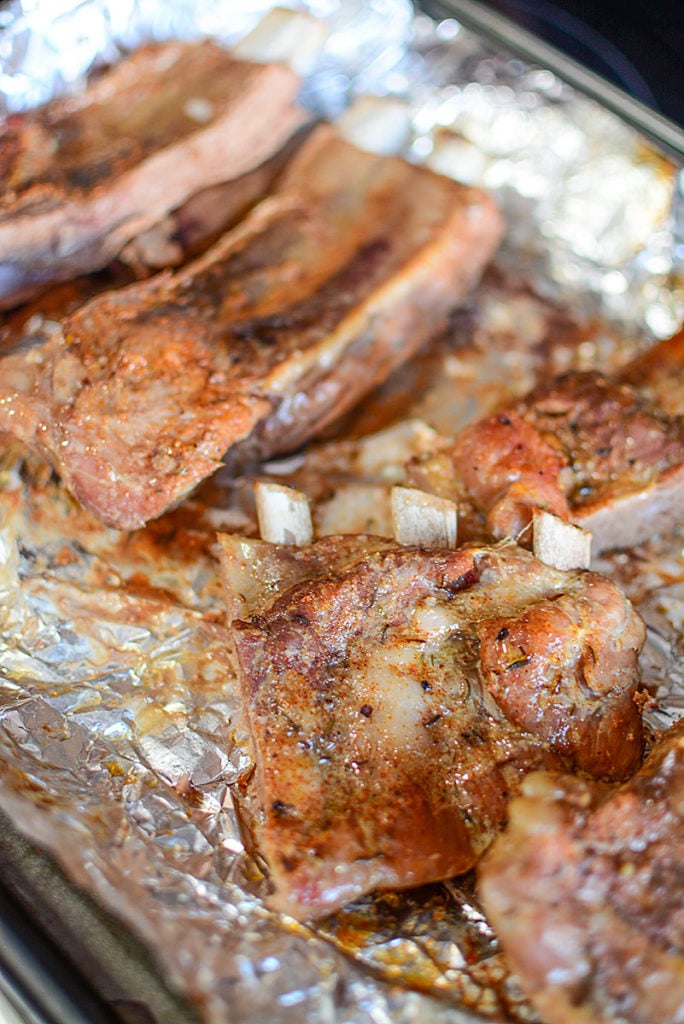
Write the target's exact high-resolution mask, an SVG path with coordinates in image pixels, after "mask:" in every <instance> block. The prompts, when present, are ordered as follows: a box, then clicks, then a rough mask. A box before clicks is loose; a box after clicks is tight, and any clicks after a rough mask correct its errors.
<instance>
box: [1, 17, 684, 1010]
mask: <svg viewBox="0 0 684 1024" xmlns="http://www.w3.org/2000/svg"><path fill="white" fill-rule="evenodd" d="M268 6H269V5H268V4H267V3H264V2H249V0H213V2H211V0H192V2H190V0H186V2H184V0H173V2H170V0H167V2H164V3H161V2H159V0H125V2H124V3H116V4H115V3H112V2H107V0H80V2H79V0H53V2H52V3H50V4H47V3H44V2H40V0H24V2H23V3H19V2H17V0H15V2H13V3H10V4H9V5H8V6H7V7H6V8H4V9H3V11H2V12H0V19H2V25H3V28H2V34H1V35H0V99H1V102H2V103H3V104H4V110H5V111H6V112H12V111H16V110H19V109H22V108H24V107H26V106H30V105H32V104H34V103H36V102H38V101H41V100H44V99H46V98H47V97H49V96H51V95H53V94H56V93H57V92H60V91H63V90H64V89H66V88H81V87H82V86H83V82H84V75H85V73H86V71H87V70H88V69H89V68H91V67H93V66H97V65H98V64H100V63H103V62H108V61H110V60H112V59H115V58H116V57H117V56H118V55H119V54H120V53H121V52H123V51H125V50H126V49H128V48H130V47H132V46H134V45H136V44H137V43H139V42H141V41H143V40H147V39H151V38H162V37H166V36H171V35H178V36H182V37H192V36H197V35H204V34H211V35H215V36H216V37H217V38H220V39H221V40H223V41H225V42H226V43H227V44H230V43H231V42H233V41H234V40H236V39H237V38H239V37H240V36H241V35H243V34H244V33H245V32H246V31H248V30H249V28H251V27H252V25H253V24H254V23H255V22H256V20H257V19H258V17H259V16H260V15H261V14H262V13H263V12H264V10H265V9H266V8H267V7H268ZM310 9H311V10H313V11H314V13H316V14H318V15H319V16H321V17H324V18H326V19H327V20H328V21H329V23H330V29H331V32H330V36H329V39H328V43H327V45H326V49H325V51H324V52H323V54H322V55H321V58H320V61H319V64H318V66H317V67H316V68H315V69H314V71H313V72H312V74H311V75H310V77H309V78H308V79H307V81H306V83H305V86H304V97H305V100H306V102H307V103H309V104H310V105H311V106H312V107H313V108H314V109H316V111H317V112H319V113H321V114H323V115H325V116H331V117H334V116H336V115H337V114H338V113H339V112H340V111H341V110H342V109H343V108H344V106H345V105H346V104H347V103H348V102H349V99H350V98H351V97H352V96H353V95H354V94H355V93H360V92H367V91H371V92H375V93H380V94H384V93H389V94H392V95H395V96H399V97H401V98H403V99H404V101H405V102H406V104H407V107H408V110H409V113H410V123H411V132H410V137H409V138H408V140H407V143H406V149H405V155H407V156H408V157H409V159H413V160H418V161H426V162H428V163H430V164H431V165H432V166H434V167H435V168H437V169H439V170H442V171H444V172H446V173H450V174H453V175H454V176H456V177H460V178H462V179H463V180H467V181H472V182H482V183H484V184H485V185H486V186H487V187H489V188H491V189H492V190H493V191H494V192H495V193H496V194H497V196H498V198H499V201H500V202H501V204H502V206H503V208H504V211H505V213H506V215H507V218H508V223H509V234H508V239H507V242H506V246H505V250H504V253H503V256H502V262H503V265H504V266H505V267H507V268H509V269H510V268H514V269H515V270H516V272H518V273H523V274H525V275H529V276H530V278H531V280H532V282H533V283H534V285H535V287H536V288H537V289H538V290H539V291H540V292H543V293H544V294H545V295H546V296H548V297H549V299H561V300H563V301H564V302H567V303H569V304H570V305H571V306H572V308H573V309H576V310H578V311H581V312H582V313H587V312H588V313H592V314H593V313H601V314H602V315H604V316H607V317H608V318H609V320H610V321H611V322H612V323H613V325H614V327H613V331H614V332H617V335H615V334H614V335H613V337H615V336H617V337H618V338H619V335H620V332H621V331H623V330H625V329H626V330H627V331H628V332H629V335H630V339H634V338H636V337H642V336H643V337H653V336H666V335H667V334H669V333H671V332H672V331H673V330H674V329H675V328H676V327H677V325H678V323H679V322H680V321H681V319H682V315H683V313H684V288H683V276H682V265H683V262H684V216H683V214H682V210H683V209H684V203H683V202H682V193H683V191H684V189H683V184H682V173H681V171H680V169H679V168H678V167H676V166H675V165H673V164H672V163H671V162H670V161H668V160H666V159H664V158H663V157H662V156H661V155H660V154H659V153H658V152H656V150H655V149H654V148H653V147H651V146H650V145H649V144H647V143H646V142H645V141H644V140H643V139H642V138H641V137H640V136H639V135H638V133H636V132H634V131H632V130H631V129H629V128H627V127H626V126H625V125H623V124H622V123H621V122H620V121H619V120H617V119H616V118H615V117H613V116H612V115H609V114H607V113H606V112H605V111H604V110H602V109H601V108H600V107H598V106H597V105H596V104H594V103H591V102H589V101H588V100H585V99H584V98H583V97H581V96H578V95H576V94H575V93H574V92H573V90H572V89H570V88H569V87H568V86H566V85H564V84H563V83H562V82H560V81H558V79H556V78H555V76H554V75H553V74H552V73H551V72H549V71H548V70H546V69H543V68H534V67H530V66H529V65H527V64H525V63H524V62H522V61H519V60H517V59H513V58H511V57H510V56H507V55H505V54H503V53H500V52H498V51H496V50H494V49H493V48H492V47H491V46H490V45H489V44H487V43H486V42H484V41H483V40H481V39H479V38H478V37H476V36H475V35H474V34H472V33H470V32H468V31H466V30H465V29H463V28H462V27H461V26H460V25H458V23H456V22H455V21H453V20H447V21H443V22H441V23H436V22H433V21H432V20H430V19H429V18H427V17H426V16H424V15H422V14H415V13H414V12H413V10H412V9H411V8H410V7H409V6H408V5H407V4H406V3H405V2H404V0H374V2H372V3H368V4H367V3H362V2H360V0H348V2H342V3H338V2H336V0H327V2H326V0H318V2H317V3H312V4H311V5H310ZM588 226H590V228H591V230H589V229H588ZM521 301H522V300H521V299H520V296H514V297H512V298H509V299H507V300H506V301H503V302H502V303H500V305H499V306H498V307H497V306H494V307H492V310H493V311H490V315H491V316H492V320H493V321H494V320H498V321H500V319H501V316H502V312H501V311H502V310H504V311H505V315H506V316H509V317H511V316H513V319H515V317H516V316H519V315H520V302H521ZM525 315H526V317H527V322H530V319H534V317H535V316H537V314H536V313H534V314H530V313H529V310H528V311H527V312H526V314H525ZM38 326H40V325H38ZM34 327H35V325H34ZM630 343H631V341H630ZM583 344H584V348H582V345H580V346H579V349H578V351H579V352H580V355H582V353H583V358H586V360H587V362H588V364H595V363H597V362H599V363H600V362H601V359H602V356H603V355H605V354H606V353H607V352H608V351H613V349H611V348H610V346H608V347H606V344H607V343H606V342H605V339H604V340H597V339H596V338H592V339H591V340H590V341H586V342H584V343H583ZM444 365H445V366H446V367H447V370H448V373H449V374H450V378H449V386H450V388H452V389H453V388H454V387H458V386H461V385H463V384H465V386H466V387H465V389H464V390H467V391H468V394H469V398H468V403H467V412H468V415H469V416H471V417H472V416H474V415H476V414H477V412H478V405H477V400H476V399H475V398H474V397H473V380H474V379H475V377H476V376H477V373H478V371H477V367H476V366H474V367H473V366H471V367H470V368H469V367H468V365H467V364H466V362H465V361H464V357H463V356H462V354H461V353H460V352H459V353H452V354H450V355H448V358H447V360H446V362H445V363H444ZM491 375H492V373H491V366H490V367H489V378H491ZM482 380H483V382H484V383H483V388H484V389H485V390H486V389H487V388H491V387H493V386H494V385H493V384H492V382H491V380H489V379H488V378H487V374H483V375H482ZM459 382H460V384H459ZM486 400H487V397H486V396H484V397H483V399H482V401H486ZM412 436H413V437H414V441H413V442H412V443H417V441H416V437H417V436H419V437H422V436H423V435H422V434H421V432H420V430H418V431H417V434H415V433H414V435H412ZM376 448H377V445H376V447H375V448H373V441H372V440H371V441H369V442H368V447H367V448H366V449H364V452H362V453H361V455H359V452H358V449H357V450H356V454H355V456H354V459H355V460H356V461H355V462H354V465H357V464H361V463H362V462H364V457H365V463H364V465H365V476H364V485H366V484H368V483H369V479H368V475H369V472H370V470H369V469H368V466H369V464H370V463H371V462H372V458H371V456H372V452H375V451H376ZM371 450H372V451H371ZM364 453H365V456H364ZM318 457H319V459H320V458H321V456H320V453H319V456H318ZM373 457H374V456H373ZM326 459H328V464H329V453H328V454H325V453H324V455H323V463H324V464H325V460H326ZM352 461H354V460H352ZM314 464H315V457H314V458H313V460H312V462H311V465H314ZM301 468H302V467H301V462H299V463H298V462H297V461H296V460H295V462H293V463H292V464H290V465H289V466H288V465H287V464H280V466H278V467H273V471H274V472H275V473H277V474H278V475H279V478H280V479H282V478H283V476H285V477H287V475H288V473H294V472H296V471H298V470H300V469H301ZM376 469H377V473H378V481H379V482H382V481H383V480H385V482H386V472H387V466H384V467H379V468H377V467H376ZM354 471H355V470H354V469H353V467H352V470H350V472H351V473H352V475H353V472H354ZM383 474H384V476H383ZM371 475H372V474H371ZM373 483H374V481H373V480H370V485H371V486H372V485H373ZM217 527H220V528H222V529H233V530H241V529H242V530H246V531H248V532H249V531H250V530H253V523H252V521H251V518H250V510H249V508H245V506H244V504H242V503H241V501H240V494H239V493H237V494H236V493H235V492H234V490H230V489H229V490H228V491H227V492H226V493H221V492H220V489H217V488H214V489H211V488H210V489H209V490H208V491H206V492H204V493H200V494H198V495H197V496H196V497H194V498H193V499H191V500H190V501H189V502H187V503H186V504H185V505H184V506H182V507H181V508H180V509H179V510H177V511H176V512H173V513H169V514H168V515H167V516H165V517H163V518H162V519H161V520H160V521H159V522H158V523H156V524H152V525H151V526H149V527H147V528H146V529H145V530H142V531H139V532H138V533H137V534H133V535H130V536H129V535H125V534H120V533H118V532H117V531H114V530H109V529H106V528H104V527H102V526H101V525H99V524H98V523H96V522H95V520H93V519H92V518H91V517H90V516H89V515H88V514H87V513H85V512H84V511H83V510H81V509H79V508H78V507H76V506H75V504H74V503H73V501H72V500H71V499H70V498H69V496H68V495H67V494H66V493H65V491H64V490H63V489H62V488H61V486H60V485H59V483H58V482H57V481H56V480H55V479H54V478H53V476H52V475H51V473H50V472H49V471H48V470H47V469H46V468H45V467H43V466H41V465H40V464H39V463H38V462H33V461H32V460H27V459H26V458H25V457H23V455H21V454H20V453H19V452H17V451H15V450H13V449H11V448H9V449H7V450H4V451H3V452H2V453H0V806H2V808H3V809H4V810H5V811H6V812H7V813H9V815H10V816H11V818H12V820H13V821H14V822H15V823H16V824H17V827H19V828H20V829H21V830H22V831H23V832H25V833H26V834H27V835H28V836H30V837H31V838H32V839H33V840H34V841H36V842H37V843H40V844H42V845H44V846H45V848H47V849H48V850H50V851H51V853H52V854H53V855H54V856H55V858H56V859H57V860H58V861H59V863H60V864H61V865H62V867H63V868H64V869H65V871H66V872H67V874H68V876H69V877H70V878H71V879H72V880H73V881H74V882H75V883H76V884H78V885H80V886H83V887H84V888H85V889H86V890H87V891H88V892H90V893H91V894H93V895H94V896H95V898H96V899H97V900H98V901H99V902H100V903H102V904H103V905H104V906H106V907H108V908H109V909H111V910H113V911H114V912H115V913H116V914H117V915H118V916H119V917H120V918H122V919H123V921H124V922H126V923H127V924H128V925H129V926H130V927H131V928H132V929H133V930H134V931H136V932H137V933H138V934H139V935H140V936H141V937H142V938H143V940H144V941H145V942H146V944H147V945H148V946H149V948H150V950H151V951H152V953H153V955H154V957H155V958H156V961H157V963H158V964H159V968H160V971H161V973H162V974H163V976H164V977H165V978H166V979H167V980H168V982H169V983H170V984H171V985H172V986H173V987H174V988H175V989H176V990H177V991H178V992H180V993H181V994H182V995H183V996H184V997H185V998H186V999H187V1000H188V1002H189V1003H190V1004H192V1005H193V1006H194V1007H195V1008H196V1009H197V1012H198V1015H199V1016H200V1018H201V1019H202V1020H204V1021H206V1022H208V1024H219V1022H226V1021H231V1022H232V1024H239V1022H241V1021H244V1022H252V1024H254V1022H256V1021H265V1020H268V1021H270V1022H273V1024H279V1022H287V1021H293V1022H295V1021H296V1022H297V1024H301V1022H307V1021H310V1022H317V1024H318V1022H325V1024H351V1022H354V1024H366V1022H368V1024H385V1022H387V1024H389V1022H401V1024H404V1022H405V1024H419V1022H426V1024H427V1022H435V1024H440V1022H445V1024H446V1022H450V1024H461V1022H466V1021H470V1022H472V1021H476V1020H480V1021H481V1020H494V1021H531V1020H534V1019H535V1017H534V1013H533V1012H532V1010H531V1009H530V1007H529V1005H528V1004H527V1003H526V1002H525V1000H524V999H523V998H522V996H521V994H520V992H519V991H518V989H517V986H516V983H515V980H514V979H513V978H511V977H510V976H509V974H508V973H507V970H506V966H505V963H504V962H503V960H502V958H501V955H500V953H499V950H498V947H497V943H496V939H495V936H494V935H493V933H492V931H491V929H490V927H489V925H488V923H487V921H486V919H485V918H484V916H483V915H482V912H481V910H480V908H479V907H478V905H477V901H476V898H475V896H474V893H473V889H472V881H471V880H470V879H467V878H466V879H463V880H458V882H454V883H449V884H447V885H441V886H433V887H429V888H427V889H423V890H419V891H418V892H416V893H410V894H404V895H401V896H398V895H396V894H385V895H384V896H381V897H375V898H373V897H368V898H367V899H364V900H360V901H358V902H357V903H356V904H354V905H352V906H350V907H348V908H346V909H345V910H344V911H342V912H341V913H340V914H338V915H335V916H334V917H333V918H331V919H329V920H327V921H325V922H323V923H321V924H320V925H319V926H317V927H316V928H315V929H308V928H305V927H303V926H301V925H298V924H296V923H295V922H293V921H291V920H289V919H286V918H283V917H280V916H278V915H274V914H272V913H271V912H269V911H268V910H267V909H266V907H265V904H264V901H263V896H264V894H265V891H266V882H265V880H264V877H263V875H262V873H261V871H260V868H259V861H258V854H257V853H256V852H255V851H251V850H249V849H246V848H245V840H244V829H243V827H242V823H243V822H244V821H245V819H246V817H248V815H249V814H250V813H251V804H250V772H251V768H252V762H251V758H250V753H249V747H248V744H247V739H246V731H245V728H244V726H243V723H242V721H241V716H240V708H239V700H238V696H237V691H236V685H235V677H234V670H233V663H232V659H231V653H230V645H229V641H228V636H227V633H226V630H225V626H224V610H223V602H222V598H221V592H220V587H219V582H218V576H217V567H216V558H215V550H214V536H215V530H216V528H217ZM170 539H172V543H171V542H170ZM682 543H683V542H682V537H681V536H675V537H673V538H669V539H668V540H667V541H666V542H662V543H661V544H660V545H657V544H655V543H654V544H653V545H650V546H646V547H644V548H643V549H640V550H639V551H638V552H636V553H634V555H633V556H631V557H630V558H623V557H622V556H620V557H618V556H616V557H614V558H612V559H611V560H606V568H607V569H608V570H609V571H610V572H611V573H612V574H613V575H615V576H617V578H619V579H620V580H621V581H622V582H623V584H624V585H625V587H626V588H627V590H628V591H629V593H630V594H631V596H632V597H633V599H634V600H635V601H636V602H637V603H638V605H639V607H640V609H641V610H642V612H643V613H644V614H645V616H646V618H647V621H648V623H649V628H650V632H651V638H650V642H649V645H648V648H647V652H646V658H645V661H644V665H645V670H646V674H647V678H648V679H649V680H650V681H651V682H652V683H653V685H654V686H656V685H657V686H659V687H660V689H661V693H662V694H663V700H662V710H661V711H660V712H659V714H660V716H661V723H662V724H664V723H665V722H666V721H668V720H669V719H670V718H672V717H677V716H678V715H679V714H680V713H681V711H680V709H681V705H682V692H683V685H682V684H683V683H684V673H683V669H682V665H683V661H682V659H683V658H684V649H683V648H682V635H683V634H684V556H683V554H682Z"/></svg>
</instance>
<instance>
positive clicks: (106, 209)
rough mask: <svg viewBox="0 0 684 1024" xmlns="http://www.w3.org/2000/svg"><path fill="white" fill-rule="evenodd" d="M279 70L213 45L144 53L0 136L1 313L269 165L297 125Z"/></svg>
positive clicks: (291, 86)
mask: <svg viewBox="0 0 684 1024" xmlns="http://www.w3.org/2000/svg"><path fill="white" fill-rule="evenodd" d="M299 86H300V82H299V79H298V77H297V75H295V73H294V72H293V71H291V70H290V69H289V68H288V67H286V66H285V65H278V64H271V65H266V64H257V63H253V62H251V61H244V60H237V59H235V58H233V57H231V56H230V54H229V53H228V52H227V51H225V50H223V49H221V48H220V47H219V46H217V45H215V44H214V43H211V42H204V43H199V44H194V43H182V42H169V43H164V44H160V45H157V46H148V47H143V48H142V49H141V50H139V51H138V52H136V53H135V54H134V55H133V56H131V57H129V58H128V59H126V60H123V61H122V62H121V63H120V64H118V65H116V66H114V67H113V68H112V69H111V70H110V71H108V72H106V73H105V74H103V75H102V76H101V77H100V78H99V79H97V80H96V81H95V82H94V83H93V84H92V85H91V86H90V88H89V89H87V90H86V91H85V92H84V93H83V94H82V95H78V96H70V97H67V98H65V99H60V100H55V101H53V102H51V103H48V104H45V105H44V106H43V107H40V108H38V109H37V110H35V111H30V112H28V113H22V114H14V115H12V116H11V117H9V118H8V119H7V120H6V121H5V122H4V123H3V124H2V125H1V126H0V309H2V308H8V307H11V306H14V305H17V303H18V302H20V301H23V300H24V299H27V298H30V297H31V296H32V295H35V294H37V293H39V292H41V291H44V290H45V289H46V288H48V287H49V286H50V285H51V284H53V283H55V282H57V281H63V280H67V279H69V278H71V277H76V276H77V275H78V274H82V273H87V272H89V271H91V270H97V269H99V268H101V267H104V266H105V265H106V264H107V263H109V262H110V261H111V260H112V259H113V258H114V257H115V256H117V254H118V253H119V252H120V251H121V249H122V248H123V246H124V245H125V243H126V242H128V241H129V240H130V239H132V238H135V237H137V236H138V235H141V234H143V233H144V232H145V231H147V230H148V229H149V228H151V227H152V226H153V225H155V224H157V223H158V222H160V221H161V220H162V219H163V218H164V216H165V214H167V213H168V212H169V211H170V210H174V209H176V208H177V207H179V206H181V205H182V204H183V203H184V202H185V201H186V200H187V199H188V198H189V197H190V196H192V195H194V194H195V193H196V192H199V191H200V190H201V189H204V188H207V187H209V186H211V185H216V184H218V183H220V182H224V181H229V180H231V179H233V178H237V177H240V176H241V175H243V174H245V173H246V172H247V171H249V170H252V169H253V168H255V167H257V166H258V165H259V164H261V163H262V162H263V161H264V160H266V159H267V158H268V157H270V156H272V155H273V153H274V152H276V151H277V150H278V149H279V148H280V147H281V146H282V145H284V143H285V142H286V141H287V139H288V138H289V137H290V136H291V135H292V133H293V132H294V131H295V129H296V128H297V127H298V126H299V125H301V124H302V123H303V121H304V120H305V116H306V115H305V113H304V111H303V110H302V108H301V107H298V106H297V104H296V96H297V93H298V91H299Z"/></svg>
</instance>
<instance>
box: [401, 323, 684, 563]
mask: <svg viewBox="0 0 684 1024" xmlns="http://www.w3.org/2000/svg"><path fill="white" fill-rule="evenodd" d="M668 345H669V348H668ZM679 348H682V346H681V345H680V346H679ZM644 364H645V366H646V367H650V368H651V369H652V373H651V376H650V377H648V378H647V377H646V374H645V372H644V373H642V371H641V370H639V372H637V368H638V367H643V366H644ZM683 368H684V367H683V363H682V358H681V354H679V355H678V349H677V348H676V347H675V346H674V345H673V344H672V343H663V345H661V346H657V347H656V348H655V349H654V350H653V351H652V353H651V354H650V356H649V358H648V359H641V358H640V359H639V360H638V361H636V362H635V363H634V364H633V366H630V367H628V368H627V369H626V371H625V373H624V379H617V380H616V379H611V378H608V377H606V376H604V375H603V374H601V373H598V372H595V371H587V372H579V371H574V372H570V373H566V374H564V375H563V376H561V377H557V378H554V379H552V380H550V381H548V382H544V383H542V384H540V385H539V386H538V387H536V388H535V389H534V390H533V391H531V392H530V394H529V395H527V396H526V397H525V398H524V399H522V400H521V401H520V402H518V403H517V404H515V405H514V406H512V407H511V408H508V409H505V410H503V411H501V412H499V413H496V414H494V415H492V416H489V417H487V418H486V419H483V420H479V421H477V422H476V423H474V424H473V425H471V426H470V427H466V428H465V429H464V430H463V431H462V433H461V434H459V435H458V437H457V438H456V440H455V443H454V444H453V446H452V447H451V448H450V449H449V451H448V452H447V453H446V454H445V455H443V456H441V457H440V458H437V459H435V460H434V461H433V462H432V463H431V464H430V463H428V464H427V465H424V466H421V467H418V468H417V469H416V471H415V474H414V475H415V477H416V479H417V480H418V482H419V483H420V485H421V486H424V487H428V488H430V489H436V490H438V492H439V493H445V491H446V492H449V491H451V492H452V493H455V494H457V495H458V497H460V498H461V500H464V499H465V501H466V502H469V503H472V504H473V505H474V506H475V508H476V509H477V511H478V512H479V513H480V515H481V516H482V519H483V520H484V523H485V524H486V530H487V532H488V533H489V535H491V536H493V537H495V538H502V537H510V536H512V537H520V536H521V534H522V533H523V531H525V529H526V527H527V526H528V525H529V523H530V521H531V517H532V511H533V509H534V508H543V509H546V510H547V511H549V512H553V513H555V514H556V515H558V516H561V517H562V518H564V519H570V520H572V521H573V522H575V523H577V524H579V525H580V526H582V527H584V528H585V529H587V530H590V531H591V533H592V535H593V542H592V550H593V551H594V552H595V553H598V552H600V551H602V550H605V549H607V548H613V547H627V546H630V545H632V544H636V543H639V542H640V541H642V540H645V539H647V538H648V537H650V536H653V535H654V534H655V533H656V532H658V530H660V529H667V528H669V527H671V526H672V525H673V523H675V522H677V521H678V520H679V519H681V503H682V498H683V497H684V418H683V417H682V416H681V415H676V414H675V413H674V412H673V413H672V414H670V413H669V412H668V411H664V410H662V409H661V408H660V407H659V404H658V399H659V394H660V392H661V391H662V392H666V391H667V390H668V389H669V391H671V393H672V396H671V397H672V400H671V401H670V403H669V405H670V407H671V408H672V407H673V403H674V401H675V399H674V397H673V396H674V395H675V393H677V392H678V391H681V385H682V369H683ZM639 376H643V383H644V386H643V387H642V386H641V384H640V383H639V382H638V378H639ZM632 378H634V382H633V383H630V381H631V379H632ZM464 521H465V522H466V523H467V522H468V516H467V515H466V517H465V520H464Z"/></svg>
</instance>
